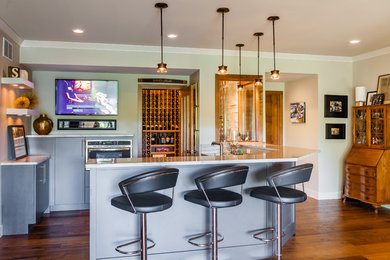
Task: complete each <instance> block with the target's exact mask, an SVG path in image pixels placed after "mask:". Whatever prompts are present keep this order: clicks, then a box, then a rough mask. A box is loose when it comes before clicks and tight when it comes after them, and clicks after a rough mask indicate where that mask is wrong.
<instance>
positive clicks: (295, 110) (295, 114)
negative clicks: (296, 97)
mask: <svg viewBox="0 0 390 260" xmlns="http://www.w3.org/2000/svg"><path fill="white" fill-rule="evenodd" d="M290 122H292V123H297V124H301V123H305V122H306V103H305V102H296V103H291V104H290Z"/></svg>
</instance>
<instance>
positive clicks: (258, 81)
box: [253, 32, 264, 86]
mask: <svg viewBox="0 0 390 260" xmlns="http://www.w3.org/2000/svg"><path fill="white" fill-rule="evenodd" d="M263 35H264V33H262V32H257V33H254V34H253V36H256V37H257V79H256V80H255V85H256V86H263V80H262V79H261V78H260V36H263Z"/></svg>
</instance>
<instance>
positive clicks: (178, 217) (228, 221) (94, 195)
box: [86, 146, 317, 260]
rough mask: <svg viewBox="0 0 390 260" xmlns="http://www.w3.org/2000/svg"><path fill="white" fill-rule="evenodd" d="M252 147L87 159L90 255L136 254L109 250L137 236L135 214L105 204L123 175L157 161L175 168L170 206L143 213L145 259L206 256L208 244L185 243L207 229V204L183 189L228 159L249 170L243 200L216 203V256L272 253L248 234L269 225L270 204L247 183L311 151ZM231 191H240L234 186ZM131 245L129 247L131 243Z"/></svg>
mask: <svg viewBox="0 0 390 260" xmlns="http://www.w3.org/2000/svg"><path fill="white" fill-rule="evenodd" d="M261 148H262V149H260V150H257V151H256V153H250V154H244V155H224V156H222V157H221V156H187V157H167V158H131V159H114V160H95V159H93V160H88V161H87V164H86V169H87V170H90V259H109V258H114V257H115V259H122V258H123V259H129V258H130V259H133V258H134V259H137V258H138V256H133V257H129V256H126V255H122V254H120V253H118V252H116V251H115V247H116V246H117V245H119V244H122V243H124V242H126V241H130V240H133V239H138V236H139V234H138V232H139V228H138V217H137V215H135V214H131V213H129V212H125V211H123V210H119V209H117V208H115V207H113V206H111V198H113V197H115V196H117V195H119V194H120V190H119V187H118V183H119V182H120V181H121V180H124V179H126V178H128V177H131V176H134V175H137V174H140V173H143V172H146V171H151V170H155V169H159V168H163V167H175V168H178V169H179V178H178V181H177V185H176V188H175V196H174V202H173V206H172V207H171V208H170V209H168V210H166V211H163V212H158V213H153V214H149V215H148V237H149V238H151V239H153V240H154V241H155V242H156V246H155V247H154V248H152V249H150V250H149V251H148V254H149V259H158V260H165V259H170V260H172V259H209V257H208V256H209V254H210V253H209V250H208V249H205V248H198V247H194V246H192V245H190V244H189V243H187V239H188V237H189V236H191V235H194V234H199V233H204V232H207V231H209V225H210V221H209V210H208V209H207V208H204V207H201V206H198V205H194V204H192V203H189V202H187V201H184V199H183V196H184V193H185V192H186V191H188V190H191V189H196V186H195V183H194V179H195V178H196V177H198V176H200V175H203V174H206V173H207V172H209V171H211V170H215V169H218V168H222V167H228V166H232V165H238V164H240V165H247V166H248V167H249V173H248V177H247V181H246V183H245V185H244V189H243V202H242V204H241V205H239V206H237V207H233V208H226V209H221V210H220V214H219V220H218V221H219V232H220V233H221V234H222V235H223V236H224V237H225V239H224V241H222V242H221V243H219V248H220V250H219V255H220V259H242V260H244V259H260V258H265V257H269V256H271V255H272V254H273V251H274V248H273V245H272V243H268V244H261V243H259V242H258V241H257V240H255V239H253V238H252V236H251V234H252V232H253V231H256V230H258V229H261V228H265V227H270V226H274V222H275V219H276V214H275V211H274V208H273V205H272V204H270V203H266V202H265V201H261V200H258V199H254V198H251V197H250V196H249V189H250V188H252V187H255V186H261V185H266V182H265V178H266V176H267V175H269V174H271V173H272V172H273V171H276V170H280V169H283V168H287V167H291V166H294V165H295V164H296V163H297V162H298V161H299V160H302V159H304V158H307V157H309V156H312V155H314V154H315V153H317V151H315V150H309V149H301V148H294V147H283V146H277V147H275V146H273V147H272V148H270V147H269V146H265V147H261ZM237 192H240V191H239V189H238V190H237ZM283 232H284V233H285V237H284V239H283V243H285V242H286V241H287V240H288V239H289V238H290V237H291V236H292V235H293V234H294V233H295V207H294V205H284V206H283ZM134 249H135V247H134Z"/></svg>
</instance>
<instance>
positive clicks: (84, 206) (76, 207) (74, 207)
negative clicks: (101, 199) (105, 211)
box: [50, 204, 89, 211]
mask: <svg viewBox="0 0 390 260" xmlns="http://www.w3.org/2000/svg"><path fill="white" fill-rule="evenodd" d="M84 209H89V204H63V205H52V206H50V211H67V210H84Z"/></svg>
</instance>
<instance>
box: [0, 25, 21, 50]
mask: <svg viewBox="0 0 390 260" xmlns="http://www.w3.org/2000/svg"><path fill="white" fill-rule="evenodd" d="M0 30H1V31H3V32H4V33H5V34H6V35H7V36H8V37H10V38H11V39H12V40H13V41H14V42H16V43H17V44H18V45H21V44H22V43H23V39H22V38H21V37H20V36H19V35H18V34H17V33H16V32H15V31H14V30H13V29H12V28H11V27H10V26H9V25H8V24H7V23H6V22H5V21H4V20H3V19H1V18H0Z"/></svg>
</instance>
